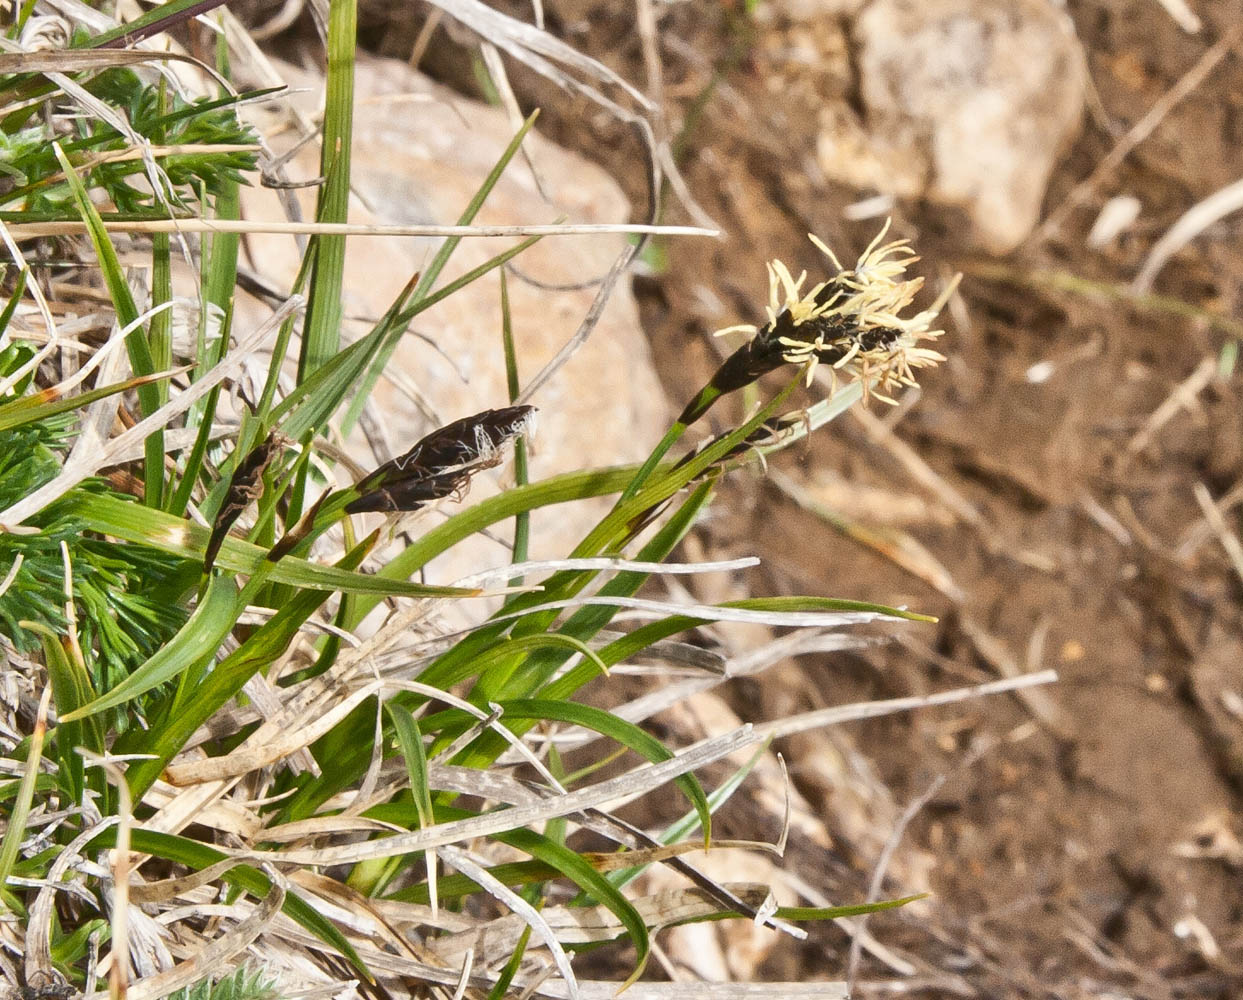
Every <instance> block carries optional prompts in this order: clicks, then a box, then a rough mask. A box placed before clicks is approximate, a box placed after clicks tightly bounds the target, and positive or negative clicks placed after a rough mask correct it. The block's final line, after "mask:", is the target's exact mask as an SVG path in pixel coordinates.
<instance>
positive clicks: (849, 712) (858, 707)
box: [755, 670, 1058, 739]
mask: <svg viewBox="0 0 1243 1000" xmlns="http://www.w3.org/2000/svg"><path fill="white" fill-rule="evenodd" d="M1057 679H1058V678H1057V671H1056V670H1041V671H1039V672H1037V673H1033V674H1024V675H1022V676H1020V677H1011V678H1006V679H1005V680H1000V681H989V682H988V683H987V684H977V685H976V686H974V687H964V688H954V689H953V690H950V691H941V692H939V693H937V694H929V695H918V696H915V697H910V698H889V699H887V700H885V701H861V702H858V703H856V704H854V705H838V706H835V707H833V708H822V709H819V710H817V711H815V712H804V713H803V714H801V715H792V716H790V717H789V718H786V719H778V720H777V721H776V722H765V723H760V724H758V725H756V727H755V731H756V732H757V733H759V734H761V735H762V736H763V737H764V738H766V739H767V738H773V739H775V738H777V737H781V736H792V735H793V734H794V733H802V732H806V731H807V730H808V729H818V728H820V727H821V726H836V725H840V724H841V723H843V722H855V721H857V720H859V719H875V718H878V717H879V716H882V715H893V714H894V713H895V712H909V711H912V710H914V709H917V708H931V707H932V706H933V705H950V704H953V703H954V702H957V701H967V700H969V699H971V698H982V697H984V696H986V695H992V694H1007V693H1009V692H1012V691H1020V690H1022V689H1023V688H1028V687H1035V686H1036V685H1039V684H1053V683H1055V682H1056V681H1057Z"/></svg>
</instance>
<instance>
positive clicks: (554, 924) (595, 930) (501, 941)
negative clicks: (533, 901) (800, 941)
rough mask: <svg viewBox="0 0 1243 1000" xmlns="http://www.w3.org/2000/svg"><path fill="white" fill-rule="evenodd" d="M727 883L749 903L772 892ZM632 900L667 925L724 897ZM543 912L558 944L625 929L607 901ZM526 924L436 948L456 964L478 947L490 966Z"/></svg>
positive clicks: (515, 920)
mask: <svg viewBox="0 0 1243 1000" xmlns="http://www.w3.org/2000/svg"><path fill="white" fill-rule="evenodd" d="M724 888H725V889H726V890H727V891H729V892H730V893H732V894H733V895H734V896H736V897H738V898H739V899H740V900H742V901H743V902H744V903H745V904H746V905H748V906H751V907H758V906H761V905H763V903H764V901H765V900H766V899H768V897H769V896H770V894H771V890H770V888H769V887H768V886H766V885H758V884H753V883H737V884H732V883H727V884H726V885H725V886H724ZM630 903H631V904H632V905H633V906H634V908H635V909H636V910H638V911H639V915H640V916H641V917H643V922H644V923H646V924H647V925H648V926H649V927H668V926H670V925H672V924H678V923H684V922H686V921H690V920H697V919H704V918H707V917H711V916H712V915H714V914H716V913H720V912H721V903H720V900H719V899H717V898H716V897H714V896H712V895H710V894H709V893H707V892H705V891H704V890H703V889H697V888H687V889H670V890H666V891H664V892H659V893H656V894H654V895H651V896H643V897H640V898H638V899H632V900H630ZM541 916H542V918H543V919H544V921H545V923H546V925H547V927H548V928H549V930H550V931H551V933H553V934H554V935H555V936H556V939H557V941H558V942H559V943H560V944H566V945H570V944H592V943H597V942H602V941H612V940H614V939H616V938H618V937H620V936H621V935H622V934H624V933H625V926H624V925H623V924H622V922H621V921H620V920H619V919H618V918H617V916H616V915H615V914H613V913H612V912H611V911H610V910H608V909H607V908H606V907H603V906H550V907H548V908H546V909H545V910H544V911H543V912H542V913H541ZM524 923H525V921H524V920H523V919H521V918H520V917H519V916H518V915H514V916H509V917H502V918H500V919H499V920H491V921H489V922H488V923H486V924H484V925H483V926H481V927H479V928H477V929H474V930H470V931H465V932H462V933H460V934H454V935H451V936H448V937H445V938H442V939H440V940H439V941H437V942H436V943H435V944H434V945H433V951H435V953H436V955H438V956H439V957H440V958H441V959H442V960H443V961H444V962H445V963H446V964H450V965H452V964H456V963H458V962H460V961H461V960H462V958H463V957H464V956H465V954H466V952H467V951H468V950H474V952H475V955H476V958H477V959H478V960H479V961H481V962H482V963H484V964H485V965H490V964H492V963H493V962H496V961H498V960H504V958H505V957H506V956H507V955H509V954H510V953H511V952H512V951H513V948H514V945H515V944H517V942H518V938H519V937H520V936H521V934H522V929H523V925H524ZM627 993H629V991H627Z"/></svg>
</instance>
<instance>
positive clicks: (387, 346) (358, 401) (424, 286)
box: [341, 110, 539, 434]
mask: <svg viewBox="0 0 1243 1000" xmlns="http://www.w3.org/2000/svg"><path fill="white" fill-rule="evenodd" d="M538 116H539V111H538V110H536V111H533V112H532V113H531V116H530V117H529V118H528V119H527V120H526V121H525V122H523V123H522V128H520V129H519V130H518V132H517V134H516V135H515V136H514V137H513V139H512V140H511V141H510V143H509V145H508V146H506V147H505V151H504V152H503V153H501V156H500V159H498V160H497V161H496V164H495V165H494V166H493V167H492V169H491V170H490V171H489V172H488V176H487V177H485V178H484V180H483V183H482V184H481V185H480V186H479V190H478V191H476V192H475V196H474V197H473V198H471V200H470V203H469V204H468V205H467V206H466V209H465V211H463V212H462V214H461V215H460V216H459V217H458V221H457V225H459V226H469V225H470V224H471V223H472V222H473V221H474V220H475V216H476V215H478V214H479V210H480V209H481V208H482V207H483V203H484V201H486V200H487V197H488V195H489V194H491V193H492V189H493V188H494V187H496V184H497V182H498V181H499V180H500V179H501V174H503V173H504V172H505V168H506V167H508V166H509V162H510V160H512V159H513V158H514V156H515V155H516V154H517V152H518V150H519V148H520V147H521V146H522V141H523V140H524V139H525V138H526V136H527V133H528V132H529V131H531V126H532V125H534V124H535V119H536V118H537V117H538ZM461 242H462V237H461V236H450V237H448V238H447V239H446V240H445V241H444V243H442V244H441V245H440V249H439V250H437V251H436V256H435V257H433V258H432V262H431V264H430V265H429V266H428V268H427V270H426V271H425V272H424V273H423V277H422V278H421V279H420V280H419V284H418V287H416V288H415V290H414V295H413V296H412V305H411V309H412V310H420V309H425V308H427V306H429V305H431V304H432V302H434V301H438V299H431V298H429V293H430V292H431V289H432V286H433V285H434V284H435V283H436V279H437V278H439V277H440V272H441V271H443V270H444V268H445V265H446V264H448V263H449V258H450V257H452V256H453V251H454V250H456V249H457V247H458V244H459V243H461ZM532 242H533V241H532V240H524V241H523V248H525V246H529V245H530V244H531V243H532ZM458 287H460V286H458ZM443 297H444V296H443V294H441V295H440V296H439V297H438V298H443ZM414 315H415V313H414V312H413V311H411V312H409V316H408V317H407V316H403V321H402V322H401V323H399V324H398V326H397V328H396V329H395V330H394V331H393V332H391V333H390V334H389V335H388V336H387V337H386V338H385V341H384V344H383V346H381V348H380V352H379V354H377V355H376V358H375V360H374V361H373V362H372V364H371V366H370V367H369V368H368V369H367V374H366V375H365V376H364V377H363V381H362V383H361V385H360V386H359V388H358V392H357V393H355V395H354V399H353V400H352V401H351V403H350V407H349V409H348V410H347V411H346V413H345V416H344V417H343V418H342V420H341V430H342V433H345V434H348V433H349V432H350V430H351V429H352V428H353V426H354V424H355V423H356V422H357V421H358V417H359V415H360V414H361V413H362V408H363V406H364V405H365V404H366V402H367V400H368V399H369V398H370V397H371V393H372V390H374V389H375V384H376V382H377V381H379V378H380V373H381V372H382V371H384V366H385V365H387V364H388V362H389V359H390V358H392V356H393V352H394V351H395V350H396V349H397V345H398V344H399V343H400V342H401V337H402V334H403V333H404V332H405V327H406V324H407V323H409V321H410V319H413V318H414Z"/></svg>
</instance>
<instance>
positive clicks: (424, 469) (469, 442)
mask: <svg viewBox="0 0 1243 1000" xmlns="http://www.w3.org/2000/svg"><path fill="white" fill-rule="evenodd" d="M534 427H535V407H533V406H505V407H502V408H500V409H497V410H484V411H483V412H482V413H476V414H474V415H473V416H469V417H463V418H462V419H461V420H455V421H453V423H451V424H446V425H445V426H444V427H441V428H439V429H438V430H434V431H432V432H431V433H430V434H428V435H427V436H426V437H425V438H423V439H422V440H420V441H419V442H418V443H417V444H416V445H415V446H414V447H413V448H411V449H410V450H409V451H407V452H406V453H405V454H404V455H399V456H398V457H397V458H394V459H393V460H392V461H389V462H385V463H384V464H383V465H381V466H380V467H379V468H378V469H376V470H375V471H374V472H372V473H371V474H370V475H369V476H367V477H365V478H364V479H363V480H362V481H361V482H360V483H359V484H358V485H357V487H355V488H356V489H357V490H358V492H359V494H360V495H359V497H358V499H357V500H353V501H351V502H350V503H349V504H347V505H346V507H345V510H346V512H347V513H350V514H361V513H364V512H367V511H413V510H418V509H419V508H420V507H422V506H423V505H424V504H427V503H430V502H431V501H433V500H440V499H443V498H444V497H447V496H452V495H454V494H457V493H460V492H461V491H462V490H463V489H465V488H466V486H467V484H468V483H469V482H470V479H471V477H472V476H473V475H475V473H477V472H480V471H481V470H483V469H488V468H491V467H493V466H495V465H499V464H500V461H501V453H502V448H503V447H504V445H505V443H506V442H508V441H510V440H512V439H513V438H515V437H517V436H518V435H519V434H526V435H529V434H530V433H531V432H532V431H533V430H534Z"/></svg>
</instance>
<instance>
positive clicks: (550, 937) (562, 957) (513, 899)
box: [437, 846, 579, 1000]
mask: <svg viewBox="0 0 1243 1000" xmlns="http://www.w3.org/2000/svg"><path fill="white" fill-rule="evenodd" d="M437 853H438V854H439V855H440V856H441V857H442V858H444V860H445V862H446V863H447V864H449V865H451V866H453V867H454V868H456V869H457V870H458V871H460V872H461V873H462V874H463V875H465V876H466V877H467V878H469V879H470V880H471V881H472V882H474V883H475V884H476V885H478V886H479V887H480V888H481V889H483V890H484V891H485V892H487V893H488V894H489V895H490V896H493V897H494V898H496V899H497V900H499V901H500V902H501V903H502V904H504V905H505V906H506V907H508V908H509V909H510V910H512V911H513V913H514V916H516V917H519V918H520V919H521V920H522V922H523V923H524V924H526V926H528V927H530V928H531V930H532V931H533V932H534V933H535V935H536V936H537V937H538V938H539V939H540V940H541V941H543V942H544V944H545V946H546V947H547V948H548V951H549V953H550V954H551V955H552V958H553V961H554V962H555V963H556V964H557V971H558V972H560V973H561V980H562V982H563V983H564V984H565V988H566V993H567V995H568V996H569V997H570V1000H578V998H579V992H578V979H577V978H576V977H575V975H574V969H573V968H572V967H571V965H570V958H569V956H568V955H567V954H566V953H565V949H564V948H563V947H562V946H561V942H560V941H559V940H558V938H557V934H556V932H555V931H554V930H553V929H552V927H550V926H549V924H548V921H547V919H546V917H545V915H544V914H543V913H541V912H540V911H539V910H537V909H536V908H535V907H534V906H532V905H531V904H530V903H528V902H527V901H526V900H525V899H523V898H522V897H521V896H519V895H518V894H517V893H516V892H514V891H513V890H512V889H510V888H509V887H508V886H506V885H504V884H503V883H501V882H499V881H497V880H496V879H495V878H494V877H493V876H492V875H491V874H489V872H488V870H487V867H486V866H485V865H481V864H478V863H476V862H475V861H474V859H473V858H471V857H470V855H468V854H467V853H466V852H465V851H462V850H459V849H458V848H456V847H449V846H442V847H441V848H440V849H439V850H438V851H437ZM496 923H497V921H491V922H490V923H489V925H488V926H489V928H492V927H495V925H496ZM485 938H490V934H489V935H486V936H485ZM515 943H516V942H515ZM508 953H512V948H510V949H508V952H503V953H502V955H500V956H498V957H502V958H503V957H506V954H508ZM462 957H463V958H465V955H463V956H462Z"/></svg>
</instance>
